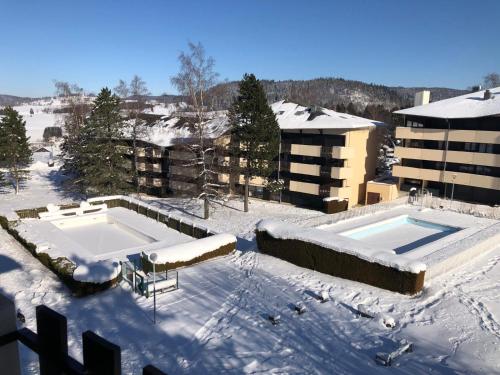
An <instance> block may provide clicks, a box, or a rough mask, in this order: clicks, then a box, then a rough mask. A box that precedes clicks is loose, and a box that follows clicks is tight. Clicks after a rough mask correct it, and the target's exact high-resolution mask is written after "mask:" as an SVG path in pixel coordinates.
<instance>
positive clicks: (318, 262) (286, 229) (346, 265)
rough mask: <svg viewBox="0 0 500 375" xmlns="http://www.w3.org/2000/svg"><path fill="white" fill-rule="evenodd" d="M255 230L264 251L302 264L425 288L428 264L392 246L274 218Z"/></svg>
mask: <svg viewBox="0 0 500 375" xmlns="http://www.w3.org/2000/svg"><path fill="white" fill-rule="evenodd" d="M256 233H257V244H258V246H259V249H260V250H261V251H262V252H264V253H268V254H270V255H273V256H276V257H278V258H281V259H284V260H287V261H289V262H291V263H294V264H296V265H298V266H301V267H306V268H310V269H314V270H316V271H319V272H323V273H327V274H330V275H332V276H338V277H342V278H346V279H350V280H354V281H359V282H363V283H367V284H370V285H374V286H377V287H380V288H384V289H389V290H393V291H396V292H400V293H405V294H415V293H417V292H419V291H420V290H421V289H422V288H423V283H424V276H425V270H426V266H425V264H423V263H421V262H416V261H414V260H412V259H409V258H407V257H405V256H404V255H396V254H395V252H394V251H393V250H384V249H380V248H375V247H370V246H368V245H365V244H363V243H361V242H357V241H352V240H351V239H348V238H345V237H343V236H340V235H338V234H336V233H333V232H328V231H324V230H321V229H316V228H301V227H299V226H297V225H293V224H290V223H283V222H279V221H275V220H261V221H260V222H259V223H258V224H257V229H256Z"/></svg>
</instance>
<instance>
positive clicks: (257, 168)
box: [229, 74, 280, 212]
mask: <svg viewBox="0 0 500 375" xmlns="http://www.w3.org/2000/svg"><path fill="white" fill-rule="evenodd" d="M229 122H230V124H231V128H232V135H233V138H234V141H233V142H232V144H233V145H234V146H233V147H232V154H233V155H235V156H237V157H238V158H240V157H241V158H244V160H245V162H244V166H242V167H241V169H242V172H243V175H244V176H245V212H248V187H249V183H250V179H251V178H252V177H256V176H260V177H268V176H269V175H270V174H271V173H272V172H273V171H274V169H275V165H274V164H275V163H274V162H273V160H274V159H275V158H276V156H278V153H279V142H280V140H279V133H280V129H279V125H278V121H277V120H276V116H275V114H274V112H273V110H272V109H271V107H270V106H269V104H268V103H267V98H266V93H265V92H264V88H263V87H262V84H261V83H260V81H259V80H257V79H256V78H255V76H254V75H253V74H245V75H244V77H243V79H242V80H241V82H240V85H239V95H238V97H237V98H236V100H235V101H234V103H233V105H232V106H231V108H230V110H229ZM238 164H239V163H238Z"/></svg>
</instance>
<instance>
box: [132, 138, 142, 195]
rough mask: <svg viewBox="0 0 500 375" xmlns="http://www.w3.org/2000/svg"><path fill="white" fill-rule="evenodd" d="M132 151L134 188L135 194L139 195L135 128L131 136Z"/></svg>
mask: <svg viewBox="0 0 500 375" xmlns="http://www.w3.org/2000/svg"><path fill="white" fill-rule="evenodd" d="M132 152H133V154H134V170H133V172H134V182H135V188H136V192H137V195H139V196H140V194H141V187H140V185H139V172H138V170H137V140H136V136H135V130H134V136H133V141H132Z"/></svg>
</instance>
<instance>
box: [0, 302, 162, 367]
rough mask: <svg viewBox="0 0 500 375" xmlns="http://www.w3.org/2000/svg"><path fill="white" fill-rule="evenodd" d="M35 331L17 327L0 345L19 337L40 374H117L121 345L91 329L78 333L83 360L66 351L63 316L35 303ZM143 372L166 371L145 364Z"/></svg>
mask: <svg viewBox="0 0 500 375" xmlns="http://www.w3.org/2000/svg"><path fill="white" fill-rule="evenodd" d="M36 325H37V333H35V332H33V331H31V330H30V329H28V328H21V329H18V330H15V331H13V332H10V333H7V334H4V335H3V336H0V347H3V346H5V345H8V344H10V343H13V342H15V341H19V342H21V343H22V344H24V345H25V346H27V347H28V348H29V349H31V350H32V351H34V352H35V353H38V356H39V363H40V375H62V374H68V375H84V374H86V375H97V374H102V375H119V374H121V349H120V347H119V346H118V345H115V344H113V343H111V342H109V341H107V340H106V339H104V338H102V337H100V336H99V335H97V334H95V333H94V332H92V331H86V332H84V333H83V334H82V343H83V364H82V363H80V362H78V361H77V360H76V359H74V358H72V357H71V356H70V355H69V354H68V326H67V321H66V317H65V316H64V315H61V314H59V313H57V312H55V311H54V310H51V309H50V308H48V307H47V306H44V305H40V306H37V307H36ZM142 373H143V375H162V374H163V375H166V374H165V373H164V372H162V371H160V370H159V369H157V368H156V367H154V366H151V365H148V366H146V367H144V368H143V370H142Z"/></svg>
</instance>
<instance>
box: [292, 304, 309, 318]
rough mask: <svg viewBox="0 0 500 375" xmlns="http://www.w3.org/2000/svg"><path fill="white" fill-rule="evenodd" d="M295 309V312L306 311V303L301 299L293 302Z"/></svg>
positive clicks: (301, 312)
mask: <svg viewBox="0 0 500 375" xmlns="http://www.w3.org/2000/svg"><path fill="white" fill-rule="evenodd" d="M294 308H295V311H297V314H299V315H302V314H304V313H305V312H306V311H307V308H306V305H304V303H303V302H302V301H299V302H297V303H296V304H295V306H294Z"/></svg>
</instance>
